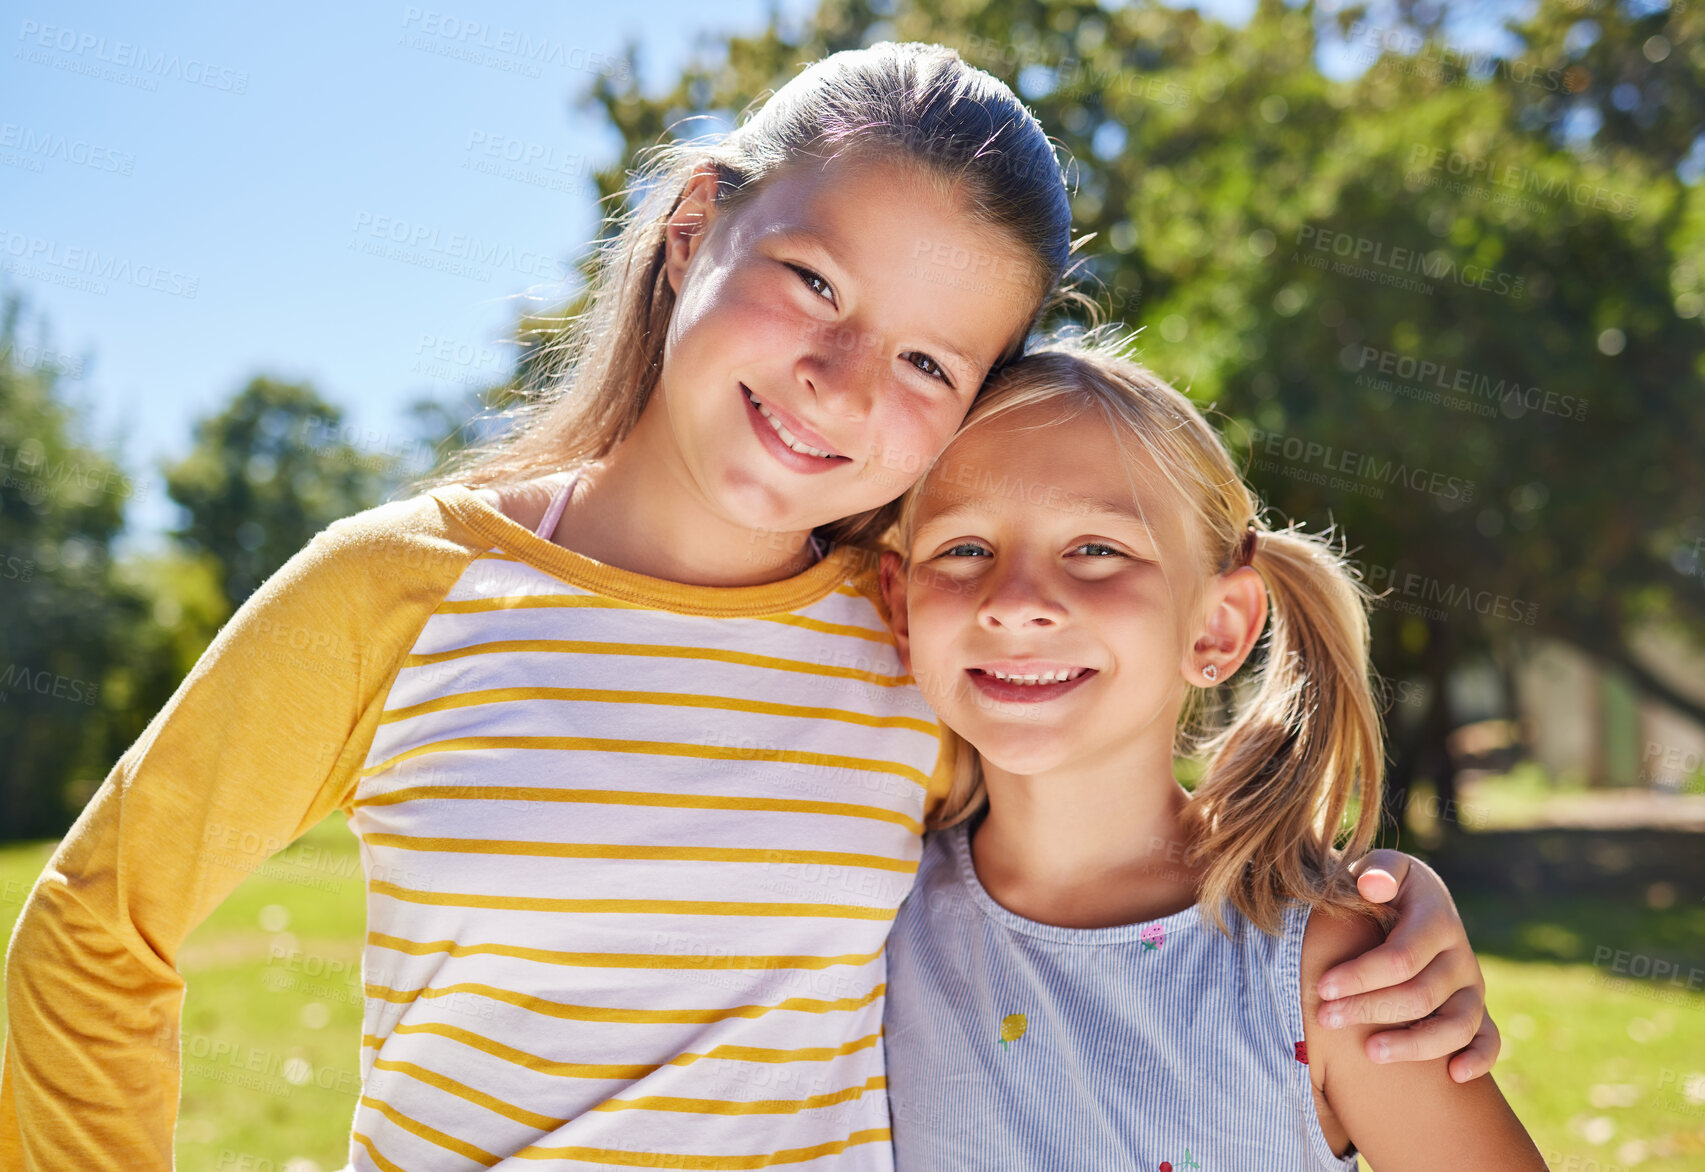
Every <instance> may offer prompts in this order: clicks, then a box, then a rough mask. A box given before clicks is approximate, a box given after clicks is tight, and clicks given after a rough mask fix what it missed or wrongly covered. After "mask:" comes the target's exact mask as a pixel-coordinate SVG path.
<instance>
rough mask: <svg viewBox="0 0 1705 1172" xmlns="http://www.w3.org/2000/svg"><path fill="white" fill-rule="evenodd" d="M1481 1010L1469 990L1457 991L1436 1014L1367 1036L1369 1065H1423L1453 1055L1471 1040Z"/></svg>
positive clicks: (1477, 1024)
mask: <svg viewBox="0 0 1705 1172" xmlns="http://www.w3.org/2000/svg"><path fill="white" fill-rule="evenodd" d="M1480 1020H1481V1009H1480V1007H1479V998H1478V997H1477V996H1475V995H1474V991H1473V990H1472V989H1462V990H1459V991H1458V992H1457V993H1456V995H1455V996H1453V997H1451V999H1450V1000H1449V1001H1446V1002H1445V1004H1444V1006H1443V1007H1442V1008H1441V1009H1440V1010H1439V1012H1438V1013H1437V1014H1436V1015H1434V1016H1432V1017H1429V1018H1426V1019H1424V1020H1422V1021H1417V1022H1414V1023H1412V1024H1410V1025H1407V1026H1404V1027H1403V1028H1402V1029H1396V1030H1382V1031H1381V1032H1379V1033H1377V1034H1370V1035H1369V1036H1368V1039H1367V1041H1366V1042H1365V1043H1363V1045H1364V1047H1365V1050H1366V1053H1367V1056H1368V1059H1369V1061H1372V1062H1426V1061H1429V1060H1431V1059H1434V1058H1443V1057H1444V1056H1445V1055H1447V1054H1454V1053H1456V1052H1457V1051H1458V1050H1461V1049H1462V1048H1463V1047H1464V1046H1467V1045H1468V1044H1469V1043H1470V1042H1472V1041H1473V1040H1474V1036H1475V1034H1476V1033H1477V1032H1478V1031H1479V1027H1480Z"/></svg>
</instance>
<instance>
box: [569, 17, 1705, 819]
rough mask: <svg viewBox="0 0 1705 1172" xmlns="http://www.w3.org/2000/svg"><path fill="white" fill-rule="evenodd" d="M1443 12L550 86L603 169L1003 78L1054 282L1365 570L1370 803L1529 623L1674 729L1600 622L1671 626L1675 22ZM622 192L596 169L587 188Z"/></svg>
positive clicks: (992, 40) (1691, 384)
mask: <svg viewBox="0 0 1705 1172" xmlns="http://www.w3.org/2000/svg"><path fill="white" fill-rule="evenodd" d="M1447 15H1449V13H1448V12H1447V9H1446V6H1443V5H1427V4H1411V3H1400V4H1398V5H1396V6H1395V7H1392V8H1390V9H1381V10H1379V11H1378V12H1376V13H1375V14H1374V17H1373V18H1370V9H1368V8H1366V7H1361V6H1357V7H1351V8H1345V9H1343V10H1341V11H1338V12H1336V13H1335V14H1332V15H1327V14H1326V13H1324V12H1323V11H1320V10H1317V9H1316V7H1315V6H1314V5H1313V4H1312V3H1305V4H1301V5H1298V6H1295V7H1290V6H1287V5H1285V4H1282V3H1279V2H1278V0H1260V3H1258V5H1257V7H1256V10H1255V12H1254V14H1253V16H1252V17H1251V19H1250V20H1249V21H1248V23H1247V24H1246V25H1245V26H1243V27H1241V28H1237V27H1229V26H1227V25H1225V24H1223V23H1221V22H1218V21H1216V20H1213V19H1211V18H1207V17H1204V16H1203V15H1202V14H1200V13H1198V12H1196V11H1194V10H1191V9H1182V8H1180V9H1175V8H1168V7H1164V6H1161V5H1159V4H1155V3H1152V2H1151V3H1137V4H1132V5H1128V6H1123V7H1119V8H1117V9H1116V10H1112V11H1109V10H1108V9H1107V8H1104V7H1102V6H1101V5H1099V4H1097V3H1095V2H1093V0H994V2H992V3H987V4H980V5H971V4H967V3H964V2H963V0H913V2H909V3H908V2H899V0H887V2H882V0H878V2H875V3H872V2H869V0H824V2H823V3H822V4H821V5H820V6H819V7H818V9H817V11H816V13H815V14H814V15H813V16H812V17H811V18H810V19H809V20H808V21H805V22H803V23H802V24H801V25H800V26H799V27H789V26H788V25H786V24H784V23H783V22H781V21H779V20H776V21H772V23H771V25H770V27H769V28H767V29H765V30H764V31H762V32H760V33H758V34H756V35H754V36H751V37H734V38H730V39H728V40H727V41H726V42H721V43H718V44H717V45H716V46H714V50H715V51H712V52H707V53H705V54H704V55H703V56H702V57H701V58H700V59H699V60H698V61H696V62H694V63H693V64H691V65H689V66H688V67H687V68H686V69H685V70H684V71H683V73H682V76H681V77H680V78H679V79H678V80H677V81H676V82H675V84H674V85H673V86H672V87H671V88H670V89H668V90H667V91H666V92H664V93H662V94H660V95H657V96H651V95H648V94H647V93H646V92H644V91H643V90H642V89H641V88H640V87H639V86H638V84H637V82H636V81H629V82H627V83H626V84H618V83H617V82H615V81H613V80H611V79H602V80H600V81H599V82H598V83H597V85H596V86H595V87H594V88H593V89H592V90H591V91H590V93H589V94H588V97H587V99H586V100H587V103H588V105H589V106H590V107H591V108H593V109H596V110H599V111H601V112H602V113H603V115H604V116H605V117H606V118H607V119H608V120H609V122H610V123H611V125H612V126H613V127H614V128H615V129H616V130H617V131H618V132H619V133H620V134H621V135H622V138H623V142H624V148H623V152H622V156H621V158H622V160H623V162H624V163H625V160H627V159H628V158H631V157H632V155H633V152H634V151H635V150H637V149H640V148H642V147H644V146H647V145H649V144H650V143H652V142H654V141H656V139H657V138H658V137H659V136H661V135H666V134H670V133H678V134H682V135H690V134H694V133H700V132H701V131H702V128H703V126H704V123H703V122H700V121H689V119H692V118H694V117H695V116H707V117H708V118H709V119H711V120H713V122H717V121H719V122H722V123H725V124H726V123H728V122H730V121H732V119H733V118H734V117H735V114H736V112H737V111H740V110H742V109H743V108H745V107H746V106H747V105H748V104H749V103H750V102H752V101H754V100H755V99H758V98H759V97H761V96H762V95H763V94H764V93H765V92H766V91H769V90H771V89H773V88H774V87H776V86H778V85H780V84H782V83H783V82H785V81H786V80H787V79H788V78H790V77H791V76H793V74H794V73H795V72H797V69H798V67H799V65H800V63H802V62H805V61H810V60H813V59H815V58H817V57H820V56H822V55H824V54H825V53H829V52H833V51H835V50H838V49H842V48H848V47H855V46H858V45H861V44H865V43H869V42H870V41H873V40H877V39H897V40H930V41H939V42H942V43H945V44H948V45H951V46H953V47H955V48H956V49H958V50H959V52H960V53H961V55H962V56H964V57H965V58H966V59H967V60H968V61H970V62H971V63H972V64H974V65H977V66H980V67H982V68H984V69H986V70H988V71H989V72H991V73H993V74H995V75H996V76H998V77H1001V78H1002V79H1003V80H1005V81H1007V82H1008V83H1009V84H1012V85H1013V86H1014V87H1015V88H1016V89H1017V90H1018V92H1019V93H1020V94H1021V95H1022V96H1023V97H1024V98H1025V99H1026V100H1027V101H1029V102H1030V103H1031V105H1032V106H1033V108H1034V109H1035V110H1036V112H1037V114H1038V116H1039V117H1040V119H1041V121H1042V123H1043V125H1044V126H1045V127H1046V128H1047V129H1048V130H1049V131H1050V132H1051V133H1052V134H1054V135H1055V136H1056V137H1057V138H1058V139H1059V141H1060V144H1061V146H1062V147H1063V148H1064V150H1065V152H1066V153H1067V155H1068V156H1069V158H1070V162H1071V166H1070V177H1071V180H1072V183H1073V206H1074V215H1075V219H1076V227H1077V229H1078V231H1079V232H1082V233H1086V234H1088V233H1093V235H1094V239H1093V241H1092V242H1091V244H1090V245H1089V247H1088V249H1087V250H1086V255H1087V256H1088V258H1089V261H1088V268H1087V271H1086V273H1085V274H1084V276H1085V278H1086V280H1085V284H1086V286H1087V291H1089V292H1091V293H1094V294H1096V295H1097V296H1098V297H1099V299H1100V301H1101V303H1102V305H1103V307H1104V310H1105V312H1106V315H1107V316H1108V317H1109V318H1111V319H1113V320H1116V321H1121V322H1124V323H1127V324H1129V325H1131V326H1134V327H1139V328H1140V329H1141V330H1142V333H1141V335H1140V337H1141V341H1142V353H1143V357H1144V359H1145V360H1146V361H1147V362H1148V363H1149V364H1150V365H1151V366H1153V367H1154V368H1155V369H1156V370H1157V371H1159V372H1160V373H1162V374H1163V375H1165V376H1167V377H1168V378H1170V379H1172V380H1173V381H1174V382H1176V383H1178V384H1179V385H1180V386H1183V387H1187V388H1188V389H1189V390H1190V392H1191V393H1192V394H1193V395H1194V396H1195V397H1196V398H1197V399H1198V400H1199V401H1201V402H1202V403H1203V404H1204V405H1210V404H1211V405H1213V406H1214V408H1215V409H1216V410H1217V412H1218V413H1219V414H1220V415H1221V416H1223V422H1224V423H1225V424H1226V427H1227V434H1228V436H1229V438H1230V439H1231V440H1232V442H1233V443H1234V445H1236V446H1238V447H1240V448H1242V449H1244V450H1245V451H1246V453H1247V457H1248V459H1249V462H1250V463H1249V472H1250V477H1251V479H1252V481H1253V482H1254V483H1255V484H1256V486H1257V487H1258V488H1260V489H1261V490H1262V492H1263V495H1264V497H1265V499H1266V500H1267V501H1268V502H1269V503H1270V504H1271V505H1272V506H1273V509H1274V511H1275V513H1276V514H1278V516H1279V517H1280V518H1295V519H1298V520H1303V521H1307V522H1309V523H1310V524H1311V525H1312V526H1316V527H1318V526H1320V525H1323V524H1326V523H1330V522H1335V523H1337V524H1339V525H1341V526H1342V531H1343V532H1344V533H1345V534H1346V535H1347V537H1348V539H1349V540H1350V541H1351V542H1352V543H1353V545H1352V548H1353V551H1354V553H1355V556H1356V557H1357V558H1358V560H1359V561H1361V562H1362V563H1363V566H1364V573H1365V575H1366V577H1367V578H1368V580H1369V581H1370V583H1371V584H1372V585H1373V586H1374V587H1375V588H1376V589H1381V590H1386V589H1389V591H1390V594H1389V596H1388V598H1387V600H1386V603H1385V604H1384V605H1383V606H1382V609H1380V611H1379V612H1378V613H1377V614H1376V617H1375V663H1376V665H1377V666H1378V667H1379V668H1380V670H1381V671H1382V672H1383V673H1384V674H1385V676H1387V677H1388V678H1389V679H1391V680H1394V681H1402V682H1408V681H1417V682H1425V683H1428V684H1430V686H1427V687H1423V688H1420V689H1417V690H1415V691H1414V692H1413V694H1414V695H1417V696H1420V697H1422V701H1421V705H1420V706H1419V708H1418V709H1415V710H1410V711H1404V712H1399V713H1397V714H1396V718H1395V719H1393V721H1392V724H1393V732H1394V736H1393V744H1392V749H1393V754H1394V764H1393V769H1392V782H1393V784H1392V785H1391V786H1390V795H1391V799H1392V805H1393V808H1400V806H1401V803H1402V801H1403V800H1404V796H1405V794H1404V791H1405V788H1406V786H1407V785H1408V783H1409V782H1410V780H1411V779H1413V778H1416V777H1420V776H1428V777H1431V778H1432V779H1433V781H1434V782H1435V784H1436V785H1437V786H1438V787H1439V789H1440V791H1441V797H1449V796H1450V794H1451V792H1452V791H1451V787H1452V783H1453V776H1454V770H1455V765H1454V763H1453V761H1452V758H1451V755H1450V753H1449V752H1448V751H1447V748H1446V743H1445V741H1446V736H1447V734H1448V733H1449V732H1450V731H1451V729H1452V728H1453V727H1454V726H1455V725H1456V724H1457V723H1459V715H1458V714H1457V713H1455V712H1453V710H1452V706H1451V694H1450V689H1449V688H1447V687H1446V686H1445V682H1446V680H1447V678H1448V677H1449V676H1450V674H1451V673H1452V671H1453V670H1454V669H1455V668H1456V667H1457V666H1459V665H1461V664H1463V663H1465V662H1468V661H1470V660H1474V659H1478V658H1482V657H1487V656H1491V657H1492V658H1493V659H1494V660H1495V661H1496V662H1500V663H1505V664H1507V663H1508V662H1509V661H1510V660H1511V658H1512V654H1513V649H1514V648H1516V647H1518V646H1519V645H1521V644H1522V643H1523V641H1524V640H1527V639H1528V638H1529V637H1530V636H1531V635H1532V634H1535V633H1544V634H1547V635H1551V636H1554V637H1557V638H1560V639H1563V640H1565V641H1568V642H1570V643H1573V644H1575V645H1577V646H1579V647H1582V648H1584V649H1586V650H1587V651H1589V652H1591V653H1592V654H1594V655H1596V656H1599V657H1600V658H1602V659H1604V660H1606V661H1609V662H1611V663H1614V664H1617V665H1619V666H1620V667H1621V668H1622V669H1623V670H1625V671H1626V672H1627V673H1628V675H1629V677H1630V678H1631V679H1632V680H1633V681H1634V682H1635V683H1636V685H1637V686H1639V687H1641V688H1642V689H1643V690H1645V691H1646V692H1647V693H1648V694H1650V695H1653V696H1656V697H1659V698H1661V699H1663V700H1664V701H1666V702H1668V703H1670V704H1672V705H1673V706H1675V707H1676V708H1678V709H1679V710H1681V711H1683V712H1686V713H1688V714H1690V715H1692V716H1694V717H1695V718H1698V719H1702V720H1705V706H1701V705H1700V704H1699V703H1698V702H1697V700H1695V699H1693V698H1691V697H1689V696H1688V695H1686V694H1683V693H1682V692H1680V691H1678V690H1677V689H1676V688H1674V687H1672V686H1670V684H1668V683H1667V682H1666V681H1665V680H1663V679H1661V678H1658V677H1657V676H1655V675H1653V673H1651V672H1650V671H1649V670H1647V669H1646V668H1645V667H1644V666H1643V665H1642V664H1641V663H1640V662H1639V660H1638V659H1637V658H1636V657H1634V656H1633V655H1632V653H1631V652H1630V651H1629V650H1628V644H1629V637H1628V636H1629V632H1630V630H1631V628H1632V627H1633V626H1634V625H1636V624H1642V623H1650V622H1665V623H1669V624H1672V625H1673V628H1674V629H1675V630H1677V631H1678V632H1681V633H1683V635H1684V636H1685V637H1687V638H1690V639H1693V640H1695V641H1698V640H1699V639H1700V638H1701V635H1702V633H1705V576H1702V574H1701V573H1699V572H1696V571H1697V570H1698V568H1699V564H1700V562H1701V561H1705V558H1702V557H1701V556H1700V555H1699V553H1698V552H1696V551H1698V550H1699V549H1700V548H1701V547H1700V545H1699V544H1698V543H1699V542H1700V541H1701V540H1702V539H1705V462H1702V461H1701V460H1700V459H1699V458H1698V452H1699V445H1700V437H1701V436H1705V387H1702V386H1701V381H1702V377H1705V368H1702V361H1701V357H1700V356H1701V355H1702V354H1705V328H1702V310H1705V276H1702V274H1705V198H1702V196H1701V191H1700V186H1699V184H1698V181H1697V179H1698V176H1697V174H1694V173H1691V172H1688V171H1687V170H1686V168H1687V166H1688V165H1689V164H1686V163H1681V161H1682V160H1684V159H1688V158H1690V157H1691V158H1694V159H1695V160H1696V159H1697V157H1698V152H1699V144H1700V142H1701V135H1702V133H1705V111H1702V108H1701V98H1700V96H1699V95H1700V94H1701V93H1705V87H1701V85H1700V80H1701V70H1702V68H1705V64H1702V63H1705V48H1702V46H1705V36H1701V33H1705V15H1702V14H1701V12H1700V11H1699V9H1698V7H1697V6H1681V5H1676V6H1674V7H1671V8H1660V7H1658V6H1656V5H1645V6H1638V7H1634V8H1624V7H1621V6H1617V7H1614V8H1613V7H1612V6H1611V5H1609V4H1607V3H1600V2H1597V0H1588V3H1585V4H1582V3H1579V2H1577V0H1542V2H1541V3H1540V4H1539V6H1538V8H1537V10H1536V11H1535V12H1534V14H1533V15H1532V16H1531V17H1529V18H1527V19H1526V20H1524V21H1523V22H1521V23H1519V24H1514V25H1511V26H1509V27H1508V28H1507V29H1505V30H1504V31H1505V33H1506V34H1507V45H1508V46H1510V47H1507V48H1504V49H1502V50H1500V51H1499V52H1498V53H1496V54H1488V53H1475V52H1469V51H1466V50H1464V49H1461V48H1459V47H1457V46H1455V45H1453V44H1452V43H1451V40H1450V37H1451V36H1452V35H1453V32H1452V30H1451V29H1450V28H1449V27H1447V21H1446V17H1447ZM1455 15H1457V16H1458V17H1460V12H1458V13H1456V14H1455ZM1376 20H1377V21H1378V22H1381V23H1376ZM1323 47H1326V48H1327V49H1329V50H1332V51H1335V52H1336V53H1337V54H1338V55H1339V59H1340V60H1342V59H1343V58H1344V57H1345V56H1346V55H1348V56H1349V57H1351V58H1359V59H1356V60H1353V61H1352V62H1351V64H1352V68H1351V69H1350V70H1348V71H1347V72H1349V73H1351V74H1353V76H1350V77H1348V79H1346V80H1335V79H1334V78H1335V77H1342V76H1343V73H1339V72H1335V73H1334V75H1333V76H1328V75H1327V74H1326V73H1325V72H1323V71H1322V68H1321V67H1320V65H1319V64H1318V62H1319V61H1320V60H1322V59H1323V58H1322V50H1323ZM1678 163H1681V166H1680V168H1679V170H1678ZM1684 175H1690V176H1691V177H1690V178H1689V179H1687V181H1684V178H1683V176H1684ZM627 181H628V176H627V174H626V171H625V169H624V166H623V165H622V163H618V164H617V165H615V166H612V167H611V168H609V169H608V170H606V171H605V172H603V173H602V174H601V175H600V176H599V189H600V194H601V195H602V196H604V197H606V198H610V197H613V196H615V194H616V193H617V192H619V191H620V190H622V189H623V188H624V186H625V185H626V183H627ZM1423 363H1424V364H1427V365H1426V367H1425V368H1424V369H1425V370H1426V372H1427V373H1426V374H1425V375H1424V376H1423V375H1421V374H1420V372H1421V371H1422V370H1423V366H1422V364H1423ZM1387 368H1389V369H1387ZM1402 371H1411V373H1409V374H1407V375H1401V372H1402ZM1441 380H1442V383H1443V386H1442V387H1441V385H1440V383H1441ZM1535 392H1537V394H1535ZM1293 441H1294V442H1293ZM1274 444H1276V445H1277V447H1276V449H1275V448H1274V446H1273V445H1274ZM1293 451H1294V452H1296V453H1297V454H1296V455H1295V456H1293V455H1290V454H1289V453H1290V452H1293ZM1346 471H1347V472H1348V473H1349V474H1348V475H1345V473H1346ZM1435 474H1436V477H1437V478H1436V479H1435ZM1403 608H1407V613H1406V612H1405V609H1403Z"/></svg>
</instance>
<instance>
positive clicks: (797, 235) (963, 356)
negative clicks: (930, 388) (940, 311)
mask: <svg viewBox="0 0 1705 1172" xmlns="http://www.w3.org/2000/svg"><path fill="white" fill-rule="evenodd" d="M758 239H759V240H788V241H802V242H804V243H806V244H810V245H813V246H814V247H816V248H819V249H821V250H822V251H823V252H824V253H825V254H827V255H828V257H829V259H830V260H832V261H834V262H835V263H836V264H838V265H840V266H841V267H842V268H845V267H846V261H844V260H843V259H841V255H840V253H838V252H836V251H835V247H834V244H833V242H832V241H831V240H830V239H829V237H828V235H827V234H826V233H823V232H819V231H818V230H817V229H816V228H813V227H810V226H809V225H806V224H782V225H780V226H778V227H775V228H770V229H768V230H766V231H765V232H763V233H762V234H761V235H760V236H759V237H758ZM926 342H927V343H928V345H929V346H930V348H931V349H934V350H940V351H942V352H944V353H945V354H947V356H948V357H949V358H954V359H957V360H958V361H959V364H960V365H961V366H962V367H964V370H963V371H962V372H961V373H962V374H964V375H965V376H966V377H967V378H969V379H970V381H972V382H975V383H979V384H980V383H981V381H982V379H984V378H987V377H988V372H989V367H986V366H984V365H983V364H982V363H980V362H978V361H977V360H976V359H974V358H972V357H971V356H970V355H969V354H967V353H965V351H963V350H961V349H959V347H957V346H955V345H954V344H953V343H951V342H949V341H947V340H946V339H945V338H942V337H940V336H937V335H932V336H931V337H930V338H928V339H926ZM997 361H998V360H997ZM979 371H980V372H981V374H979V373H978V372H979ZM973 389H975V388H973Z"/></svg>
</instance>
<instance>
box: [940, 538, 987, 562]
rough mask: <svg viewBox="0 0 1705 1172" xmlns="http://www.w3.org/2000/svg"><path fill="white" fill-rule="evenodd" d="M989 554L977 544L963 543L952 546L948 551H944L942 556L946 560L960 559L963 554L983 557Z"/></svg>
mask: <svg viewBox="0 0 1705 1172" xmlns="http://www.w3.org/2000/svg"><path fill="white" fill-rule="evenodd" d="M988 552H989V551H988V550H986V549H984V548H983V547H982V546H980V545H978V544H976V543H975V542H971V541H961V542H960V543H959V544H958V545H950V546H948V547H947V548H946V549H944V550H942V552H941V556H942V557H944V558H951V557H960V556H961V555H962V554H966V553H968V554H971V555H976V556H981V555H983V554H986V553H988Z"/></svg>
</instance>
